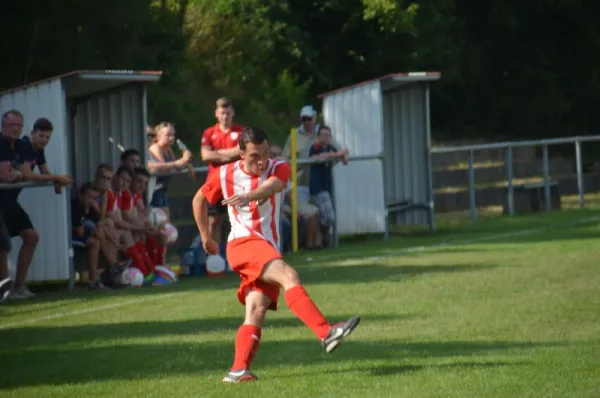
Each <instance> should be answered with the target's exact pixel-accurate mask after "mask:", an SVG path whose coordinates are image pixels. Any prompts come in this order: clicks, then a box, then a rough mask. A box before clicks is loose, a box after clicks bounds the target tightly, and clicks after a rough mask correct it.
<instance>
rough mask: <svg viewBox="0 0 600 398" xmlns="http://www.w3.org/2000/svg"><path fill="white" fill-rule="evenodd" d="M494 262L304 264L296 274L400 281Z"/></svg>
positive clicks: (310, 280) (309, 278)
mask: <svg viewBox="0 0 600 398" xmlns="http://www.w3.org/2000/svg"><path fill="white" fill-rule="evenodd" d="M495 267H496V266H494V265H478V264H453V265H437V264H431V265H422V266H421V265H399V266H398V265H397V266H394V265H389V266H387V265H381V264H360V265H358V264H357V265H342V266H318V265H315V266H307V267H302V268H299V270H298V273H299V274H300V279H301V280H302V282H303V283H305V284H307V285H310V284H319V283H348V284H357V283H369V282H376V281H387V280H392V281H402V280H404V279H407V278H414V277H418V276H422V275H428V274H442V273H458V272H472V271H487V270H491V269H493V268H495Z"/></svg>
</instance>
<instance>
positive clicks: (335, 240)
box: [331, 163, 340, 247]
mask: <svg viewBox="0 0 600 398" xmlns="http://www.w3.org/2000/svg"><path fill="white" fill-rule="evenodd" d="M331 167H335V166H334V163H331ZM331 173H332V174H333V170H331ZM331 206H332V207H333V214H335V221H334V222H333V225H332V226H331V234H332V235H333V242H332V243H333V247H338V246H339V243H340V240H339V236H338V229H337V222H338V216H337V214H338V213H337V207H336V205H335V181H334V182H333V184H331Z"/></svg>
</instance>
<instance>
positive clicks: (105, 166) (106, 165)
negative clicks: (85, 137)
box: [96, 163, 114, 176]
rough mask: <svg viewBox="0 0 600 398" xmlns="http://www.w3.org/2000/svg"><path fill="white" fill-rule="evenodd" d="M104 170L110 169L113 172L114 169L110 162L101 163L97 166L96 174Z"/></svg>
mask: <svg viewBox="0 0 600 398" xmlns="http://www.w3.org/2000/svg"><path fill="white" fill-rule="evenodd" d="M102 170H106V171H110V172H111V173H112V172H113V171H114V169H113V167H112V166H111V165H110V164H109V163H100V164H99V165H98V167H96V176H98V175H99V174H100V172H101V171H102Z"/></svg>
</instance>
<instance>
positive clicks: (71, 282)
mask: <svg viewBox="0 0 600 398" xmlns="http://www.w3.org/2000/svg"><path fill="white" fill-rule="evenodd" d="M64 195H65V205H66V206H67V228H68V230H69V238H70V237H72V236H73V223H72V221H71V217H72V215H71V200H70V198H71V187H66V188H65V190H64ZM75 273H76V271H75V251H74V250H73V239H69V285H68V286H69V290H70V291H73V290H74V289H75V282H76V281H75Z"/></svg>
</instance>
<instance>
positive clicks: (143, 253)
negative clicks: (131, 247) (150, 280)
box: [135, 241, 155, 275]
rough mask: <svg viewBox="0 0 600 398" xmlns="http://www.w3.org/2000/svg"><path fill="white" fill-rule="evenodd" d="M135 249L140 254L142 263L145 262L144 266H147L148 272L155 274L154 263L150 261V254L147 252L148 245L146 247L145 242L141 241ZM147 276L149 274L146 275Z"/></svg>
mask: <svg viewBox="0 0 600 398" xmlns="http://www.w3.org/2000/svg"><path fill="white" fill-rule="evenodd" d="M135 247H136V248H137V250H138V253H140V257H141V259H142V261H143V262H144V265H145V266H146V271H148V274H149V273H152V272H154V267H155V265H154V263H153V262H152V260H151V259H150V257H149V256H148V252H147V251H146V245H144V242H142V241H139V242H138V243H136V244H135ZM144 275H147V274H144Z"/></svg>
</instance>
